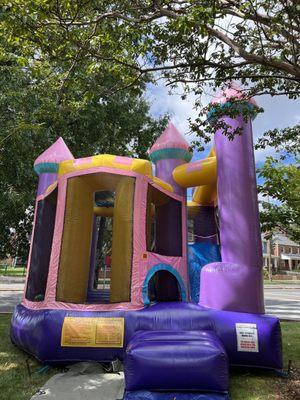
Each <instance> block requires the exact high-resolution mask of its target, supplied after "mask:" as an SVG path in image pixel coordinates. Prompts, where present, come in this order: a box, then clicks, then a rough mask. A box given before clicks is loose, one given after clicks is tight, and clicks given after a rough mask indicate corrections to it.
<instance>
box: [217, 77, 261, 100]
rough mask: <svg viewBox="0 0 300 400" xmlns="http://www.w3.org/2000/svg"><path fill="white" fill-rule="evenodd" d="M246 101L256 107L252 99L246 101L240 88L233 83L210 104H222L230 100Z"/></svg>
mask: <svg viewBox="0 0 300 400" xmlns="http://www.w3.org/2000/svg"><path fill="white" fill-rule="evenodd" d="M233 99H235V100H247V101H248V102H249V103H251V104H253V105H255V106H256V105H257V104H256V101H255V100H254V99H253V98H250V99H248V98H247V96H246V94H245V92H243V90H242V88H241V87H240V86H239V85H238V84H237V83H235V82H231V83H230V84H229V85H228V86H227V87H226V88H225V89H224V90H221V91H220V92H219V93H218V94H217V96H216V97H215V98H214V99H213V100H212V102H211V103H212V104H224V103H227V102H228V101H230V100H233Z"/></svg>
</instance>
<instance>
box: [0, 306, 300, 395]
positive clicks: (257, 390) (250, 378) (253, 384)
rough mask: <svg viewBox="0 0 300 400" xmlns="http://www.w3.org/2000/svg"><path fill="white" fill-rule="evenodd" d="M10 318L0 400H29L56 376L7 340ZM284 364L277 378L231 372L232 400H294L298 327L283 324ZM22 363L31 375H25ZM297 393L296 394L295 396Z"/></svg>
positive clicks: (4, 327)
mask: <svg viewBox="0 0 300 400" xmlns="http://www.w3.org/2000/svg"><path fill="white" fill-rule="evenodd" d="M9 325H10V315H8V314H3V315H0V338H1V340H0V388H1V389H0V399H1V400H2V399H3V400H29V399H30V397H31V396H32V395H33V394H34V393H35V392H36V391H37V390H38V389H39V388H40V387H41V386H42V385H43V384H44V382H46V381H47V380H48V379H49V378H50V376H51V375H53V374H54V373H56V372H57V370H55V369H51V370H49V371H48V372H46V373H43V374H41V373H38V372H37V371H38V370H39V369H40V368H41V364H39V363H38V362H37V361H35V359H34V358H32V357H30V356H28V355H27V354H25V353H23V352H22V351H20V350H18V349H17V348H16V347H14V346H13V345H12V344H11V343H10V339H9ZM282 333H283V350H284V361H285V365H287V362H288V360H293V369H292V375H291V377H290V378H289V379H284V378H280V377H278V376H275V375H274V374H271V373H266V372H263V371H253V370H252V371H251V370H244V369H235V370H233V371H231V399H232V400H296V399H299V398H300V397H299V394H300V323H295V322H283V323H282ZM26 360H28V362H29V365H30V370H31V371H32V374H31V376H29V374H28V370H27V366H26ZM297 391H298V394H297Z"/></svg>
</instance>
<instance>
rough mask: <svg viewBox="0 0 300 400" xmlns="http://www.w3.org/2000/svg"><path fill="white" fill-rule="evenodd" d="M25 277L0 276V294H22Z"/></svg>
mask: <svg viewBox="0 0 300 400" xmlns="http://www.w3.org/2000/svg"><path fill="white" fill-rule="evenodd" d="M24 284H25V277H20V276H0V292H2V291H3V292H5V291H9V292H23V290H24Z"/></svg>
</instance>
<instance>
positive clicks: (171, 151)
mask: <svg viewBox="0 0 300 400" xmlns="http://www.w3.org/2000/svg"><path fill="white" fill-rule="evenodd" d="M149 156H150V159H151V161H152V162H153V163H154V164H155V167H156V172H155V175H156V176H157V178H160V179H162V180H163V181H165V182H167V183H169V184H170V185H172V187H173V189H174V193H176V194H179V195H180V196H186V189H185V188H182V187H181V186H179V185H177V183H176V182H175V181H174V179H173V170H174V169H175V168H176V167H177V166H178V165H181V164H184V163H187V162H189V161H190V160H191V158H192V153H191V152H190V151H189V144H188V142H187V141H186V140H185V139H184V138H183V136H182V135H181V134H180V133H179V132H178V130H177V129H176V128H175V126H174V125H173V124H172V123H169V125H168V126H167V128H166V130H165V131H164V132H163V133H162V134H161V135H160V137H159V138H158V139H157V140H156V142H155V143H154V145H153V146H152V147H151V149H150V150H149Z"/></svg>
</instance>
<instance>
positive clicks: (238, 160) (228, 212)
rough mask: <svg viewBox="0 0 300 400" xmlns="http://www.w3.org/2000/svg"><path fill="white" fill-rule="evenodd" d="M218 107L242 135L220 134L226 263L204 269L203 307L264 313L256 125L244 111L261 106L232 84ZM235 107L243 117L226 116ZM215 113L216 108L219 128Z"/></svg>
mask: <svg viewBox="0 0 300 400" xmlns="http://www.w3.org/2000/svg"><path fill="white" fill-rule="evenodd" d="M212 104H213V105H215V108H217V107H218V108H219V107H221V109H222V111H223V112H222V114H223V116H221V117H218V118H221V122H224V123H225V124H226V125H227V126H228V127H229V129H230V130H232V132H233V133H235V132H234V131H235V130H236V129H239V130H240V132H241V134H235V136H234V138H233V140H230V139H229V138H228V136H226V134H225V133H224V131H223V129H218V130H217V131H216V133H215V146H216V156H217V177H218V178H217V187H218V209H219V225H220V242H221V256H222V262H221V263H214V264H209V265H208V266H207V267H205V268H204V269H203V270H202V275H201V279H202V280H201V298H200V302H201V304H202V305H204V306H207V307H212V308H216V309H221V310H231V311H243V312H252V313H261V312H264V300H263V290H262V282H263V281H262V265H263V262H262V243H261V236H260V225H259V212H258V200H257V188H256V175H255V161H254V150H253V137H252V124H251V119H250V118H248V120H245V118H244V117H243V115H242V112H243V108H244V107H246V108H247V109H248V110H249V109H250V110H252V111H254V107H255V102H254V100H252V99H250V100H249V99H247V98H245V96H244V94H243V92H242V90H241V89H239V88H238V87H237V86H236V85H235V86H232V85H231V86H230V87H229V88H228V89H226V90H225V91H224V92H222V93H221V94H220V95H219V96H218V97H217V98H216V99H215V100H214V101H213V102H212ZM233 107H236V108H235V110H236V111H238V115H237V116H236V117H233V118H231V117H229V116H228V115H226V111H227V110H230V109H232V108H233ZM215 114H216V113H215V110H214V108H213V107H212V111H211V113H210V115H209V118H210V119H211V121H212V122H213V123H214V122H215V120H216V119H215V118H216V117H214V115H215ZM253 114H254V113H253Z"/></svg>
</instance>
